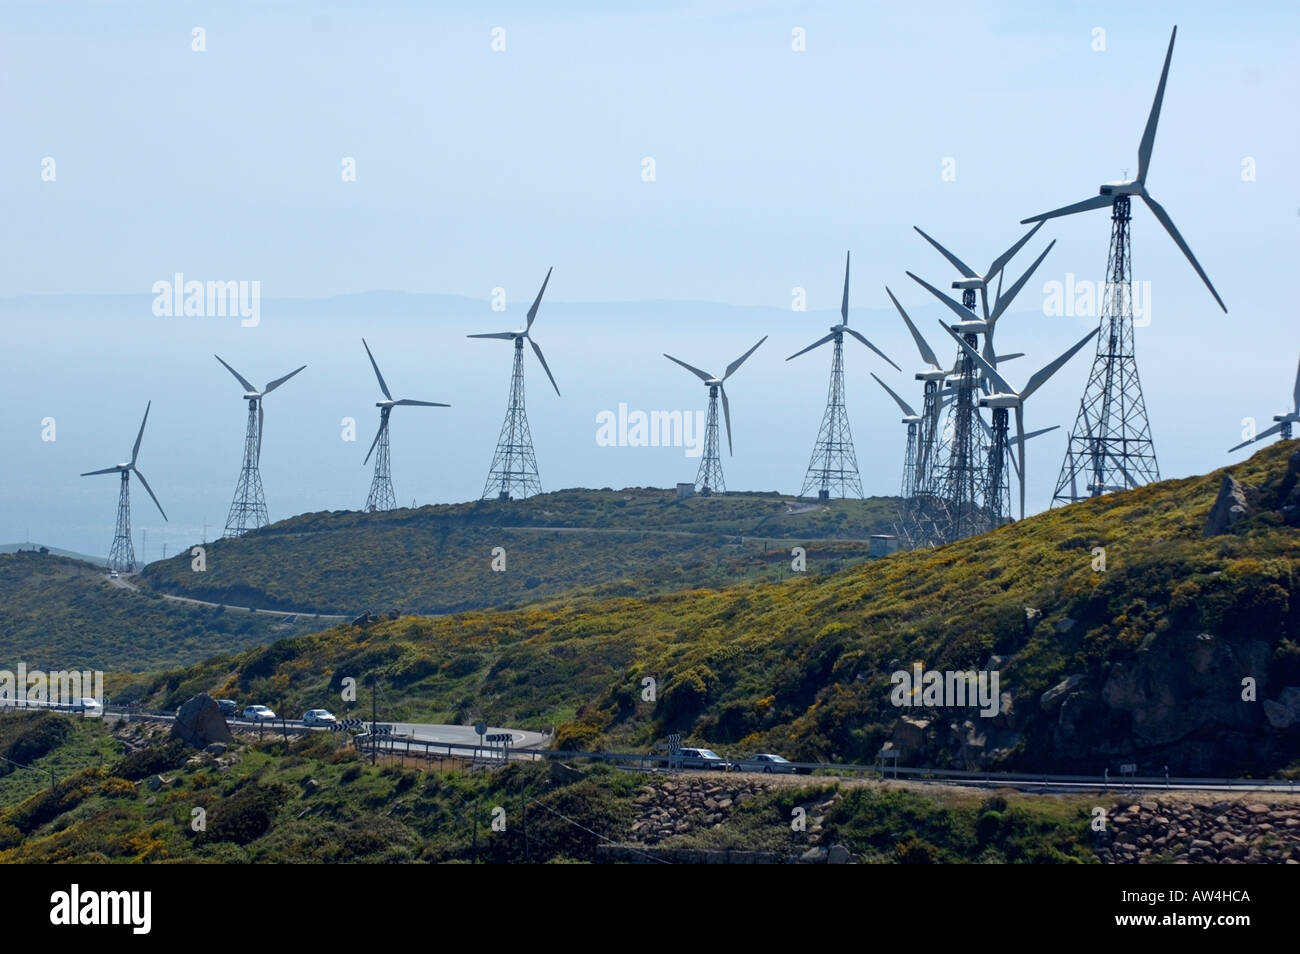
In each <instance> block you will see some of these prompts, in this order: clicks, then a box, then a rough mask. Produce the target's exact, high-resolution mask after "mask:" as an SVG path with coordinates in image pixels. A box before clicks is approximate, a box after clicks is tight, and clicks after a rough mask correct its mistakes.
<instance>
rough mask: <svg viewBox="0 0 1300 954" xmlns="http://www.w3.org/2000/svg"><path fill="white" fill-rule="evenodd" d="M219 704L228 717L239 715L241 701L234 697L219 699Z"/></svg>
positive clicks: (222, 712)
mask: <svg viewBox="0 0 1300 954" xmlns="http://www.w3.org/2000/svg"><path fill="white" fill-rule="evenodd" d="M217 706H218V708H220V709H221V714H222V715H223V716H225V717H226V718H227V719H230V718H233V717H234V716H237V715H239V703H238V702H236V701H235V700H234V699H218V700H217Z"/></svg>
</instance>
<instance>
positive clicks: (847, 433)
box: [785, 252, 902, 501]
mask: <svg viewBox="0 0 1300 954" xmlns="http://www.w3.org/2000/svg"><path fill="white" fill-rule="evenodd" d="M846 334H848V335H852V336H853V337H854V338H856V339H857V340H858V341H861V342H862V343H863V344H864V345H866V346H867V347H868V348H870V349H871V350H872V351H874V352H875V353H876V354H878V355H880V357H882V358H884V359H885V361H887V362H888V363H889V364H890V365H891V366H892V367H893V368H894V370H895V371H899V370H902V369H901V368H899V367H898V365H896V364H894V362H892V361H890V360H889V358H888V357H887V356H886V355H885V353H884V352H883V351H881V350H880V349H879V348H877V347H876V346H875V345H873V344H872V343H871V342H870V341H868V340H867V339H866V338H864V337H863V336H862V335H861V333H859V332H857V331H855V330H854V329H852V328H850V327H849V253H847V252H846V253H845V254H844V298H843V299H842V301H841V302H840V323H839V324H837V325H831V328H830V334H828V335H826V336H825V337H822V338H818V339H817V340H816V341H814V342H813V343H812V344H810V345H809V346H808V347H806V348H804V349H803V350H802V351H796V352H795V353H794V354H792V355H790V357H788V358H786V359H785V360H787V361H793V360H794V359H795V358H797V357H799V355H801V354H807V353H808V352H809V351H812V350H813V349H814V348H820V347H821V346H822V345H824V344H826V343H827V342H828V341H833V342H834V343H835V347H834V349H833V353H832V357H831V381H830V386H829V387H828V388H827V392H826V410H825V412H824V413H823V414H822V424H821V428H820V429H819V430H818V431H817V440H816V441H815V442H814V443H813V453H812V458H811V459H810V460H809V461H808V472H807V474H806V476H805V477H804V481H803V487H802V489H801V490H800V491H799V496H801V497H803V496H806V495H807V494H808V492H809V491H810V490H812V489H813V488H814V487H815V488H817V499H818V500H823V501H824V500H830V498H831V489H832V487H834V489H836V490H837V491H838V496H840V497H847V496H849V492H852V493H853V495H854V496H857V497H861V496H862V481H861V480H859V478H858V458H857V455H856V454H855V453H854V451H853V433H852V431H851V430H850V428H849V413H848V410H847V409H846V408H845V406H844V336H845V335H846Z"/></svg>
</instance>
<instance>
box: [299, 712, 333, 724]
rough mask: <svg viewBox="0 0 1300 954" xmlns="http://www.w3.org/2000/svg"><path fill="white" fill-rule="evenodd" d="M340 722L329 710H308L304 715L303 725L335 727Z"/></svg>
mask: <svg viewBox="0 0 1300 954" xmlns="http://www.w3.org/2000/svg"><path fill="white" fill-rule="evenodd" d="M338 721H339V720H338V719H336V718H334V713H332V712H330V711H329V710H328V709H308V710H307V711H306V712H304V713H303V714H302V724H303V725H333V724H334V723H335V722H338Z"/></svg>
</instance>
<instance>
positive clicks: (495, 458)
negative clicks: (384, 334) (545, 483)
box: [466, 268, 560, 500]
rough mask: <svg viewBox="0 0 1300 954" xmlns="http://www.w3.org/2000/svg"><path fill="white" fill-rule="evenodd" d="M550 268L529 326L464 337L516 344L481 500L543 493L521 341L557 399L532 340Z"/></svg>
mask: <svg viewBox="0 0 1300 954" xmlns="http://www.w3.org/2000/svg"><path fill="white" fill-rule="evenodd" d="M552 271H553V269H551V268H548V269H547V270H546V278H545V279H543V280H542V287H541V289H540V290H539V291H538V292H537V298H536V299H535V300H534V301H533V307H531V308H529V309H528V323H527V324H526V325H525V326H524V327H522V328H517V329H515V330H514V331H496V332H492V333H490V334H481V335H466V337H467V338H501V339H503V340H506V341H513V342H514V344H515V359H514V368H513V371H512V372H511V376H510V404H509V406H508V407H507V408H506V419H505V422H504V423H503V424H502V425H501V434H500V436H499V437H498V438H497V449H496V452H495V453H494V454H493V455H492V466H491V468H489V470H488V476H487V482H486V483H485V484H484V485H483V498H482V499H484V500H487V499H488V498H489V497H495V498H496V499H497V500H511V499H513V498H514V496H515V495H516V494H517V495H518V496H519V497H520V498H522V497H529V496H532V495H533V494H539V493H541V492H542V481H541V478H540V477H539V476H538V473H537V456H536V455H535V454H534V453H533V434H532V431H531V430H530V429H529V427H528V411H527V408H526V407H525V405H524V342H525V341H527V342H528V343H529V344H530V345H532V348H533V354H535V355H537V360H538V361H540V362H541V364H542V370H543V371H545V372H546V376H547V377H548V378H550V379H551V387H553V388H555V393H556V396H559V393H560V386H559V385H558V384H556V383H555V376H554V375H553V374H551V369H550V368H549V367H547V364H546V358H545V357H543V356H542V349H541V348H540V347H538V344H537V342H536V341H534V340H533V337H532V330H533V322H534V321H535V320H536V319H537V309H538V307H539V306H540V305H541V303H542V295H544V294H546V284H547V282H549V281H550V280H551V272H552Z"/></svg>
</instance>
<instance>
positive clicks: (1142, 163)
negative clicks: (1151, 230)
mask: <svg viewBox="0 0 1300 954" xmlns="http://www.w3.org/2000/svg"><path fill="white" fill-rule="evenodd" d="M1176 36H1178V27H1176V26H1175V27H1174V32H1172V33H1170V34H1169V49H1168V50H1166V51H1165V65H1164V68H1163V69H1162V70H1161V71H1160V84H1159V85H1158V86H1157V87H1156V98H1155V100H1154V101H1152V103H1151V113H1150V114H1149V115H1148V116H1147V128H1146V129H1144V130H1143V131H1142V141H1141V142H1140V143H1138V174H1137V181H1138V182H1141V183H1145V182H1146V181H1147V169H1149V168H1150V167H1151V147H1152V146H1153V145H1155V141H1156V124H1157V123H1159V122H1160V104H1161V103H1162V102H1163V101H1164V98H1165V81H1166V80H1168V79H1169V61H1170V60H1171V59H1173V56H1174V37H1176Z"/></svg>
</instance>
